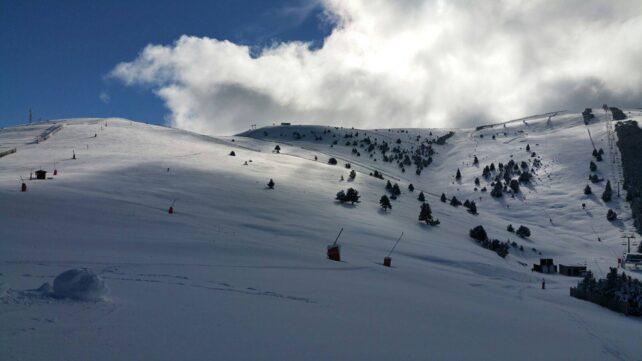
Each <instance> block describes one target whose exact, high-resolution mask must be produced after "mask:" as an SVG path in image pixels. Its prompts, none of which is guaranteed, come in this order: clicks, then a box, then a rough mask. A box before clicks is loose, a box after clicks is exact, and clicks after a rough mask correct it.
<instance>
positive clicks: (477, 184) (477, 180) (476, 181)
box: [475, 177, 479, 186]
mask: <svg viewBox="0 0 642 361" xmlns="http://www.w3.org/2000/svg"><path fill="white" fill-rule="evenodd" d="M475 185H476V186H479V177H475Z"/></svg>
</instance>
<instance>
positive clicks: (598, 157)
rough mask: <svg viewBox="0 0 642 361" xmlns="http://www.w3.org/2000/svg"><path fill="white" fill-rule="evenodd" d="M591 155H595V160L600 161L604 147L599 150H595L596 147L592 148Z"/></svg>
mask: <svg viewBox="0 0 642 361" xmlns="http://www.w3.org/2000/svg"><path fill="white" fill-rule="evenodd" d="M592 155H593V157H595V160H596V161H598V162H601V161H602V156H603V155H604V149H602V148H600V150H597V149H595V148H593V153H592Z"/></svg>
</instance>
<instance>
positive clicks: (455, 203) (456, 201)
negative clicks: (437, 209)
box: [450, 196, 461, 207]
mask: <svg viewBox="0 0 642 361" xmlns="http://www.w3.org/2000/svg"><path fill="white" fill-rule="evenodd" d="M450 205H451V206H453V207H459V206H460V205H461V202H460V201H459V199H457V197H455V196H453V197H452V198H451V199H450Z"/></svg>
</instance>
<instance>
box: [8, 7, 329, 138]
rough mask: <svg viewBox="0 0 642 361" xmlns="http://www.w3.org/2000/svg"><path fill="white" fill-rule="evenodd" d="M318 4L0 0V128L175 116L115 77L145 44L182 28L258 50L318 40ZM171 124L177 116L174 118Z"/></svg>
mask: <svg viewBox="0 0 642 361" xmlns="http://www.w3.org/2000/svg"><path fill="white" fill-rule="evenodd" d="M322 12H323V9H322V8H321V7H320V6H319V4H318V3H315V2H312V3H310V2H302V1H292V0H272V1H256V0H253V1H252V0H216V1H180V2H179V1H171V0H151V1H150V0H135V1H124V0H110V1H84V0H64V1H35V0H21V1H13V0H0V127H3V126H8V125H13V124H23V123H26V122H27V120H28V112H29V108H32V112H33V119H34V121H37V120H38V119H42V120H47V119H58V118H70V117H107V116H119V117H125V118H129V119H134V120H140V121H145V122H150V123H160V124H165V123H168V122H171V117H170V116H169V115H170V114H171V111H170V110H169V109H168V108H166V106H165V104H164V101H163V100H162V99H161V98H159V97H158V96H156V95H155V93H154V92H153V88H151V87H127V86H125V85H124V84H123V82H122V81H120V80H119V79H115V78H113V77H110V72H111V71H112V69H113V68H114V67H115V66H116V65H117V64H118V63H120V62H123V61H126V60H130V59H134V58H136V57H137V55H138V54H139V53H140V52H141V51H142V50H143V49H144V48H145V46H146V45H148V44H172V43H173V42H174V41H176V40H177V39H179V38H180V37H181V36H182V35H184V34H189V35H190V36H197V37H205V36H207V37H211V38H216V39H221V40H229V41H232V42H234V43H235V44H247V45H251V46H252V47H256V48H261V47H263V46H270V45H271V44H273V43H275V42H282V41H295V40H299V41H300V40H304V41H309V42H312V43H315V42H319V43H320V42H322V40H323V37H324V35H326V34H327V33H328V32H329V31H331V28H324V26H325V25H323V24H322V23H321V22H319V21H318V20H317V19H318V17H319V16H321V14H322ZM170 124H171V123H170Z"/></svg>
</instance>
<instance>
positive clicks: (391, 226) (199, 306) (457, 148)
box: [0, 109, 642, 360]
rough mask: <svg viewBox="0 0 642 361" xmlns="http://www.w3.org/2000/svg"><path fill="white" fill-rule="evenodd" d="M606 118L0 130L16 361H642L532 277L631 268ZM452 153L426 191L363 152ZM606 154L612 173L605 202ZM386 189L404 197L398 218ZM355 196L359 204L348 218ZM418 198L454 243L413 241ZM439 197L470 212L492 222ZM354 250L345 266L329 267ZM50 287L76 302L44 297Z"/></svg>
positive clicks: (584, 307) (421, 226)
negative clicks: (215, 130)
mask: <svg viewBox="0 0 642 361" xmlns="http://www.w3.org/2000/svg"><path fill="white" fill-rule="evenodd" d="M594 113H595V114H596V117H597V118H596V120H594V121H593V122H591V123H590V124H589V125H588V126H585V125H584V123H583V121H582V116H581V115H580V114H577V113H560V114H558V115H555V116H552V117H551V119H550V121H549V119H548V117H547V116H545V117H539V118H538V117H536V118H532V119H528V120H524V121H521V120H520V121H517V122H509V123H506V124H505V126H504V125H503V124H499V125H495V126H494V127H488V128H484V129H481V130H475V129H377V130H358V129H348V128H334V127H324V126H299V125H283V126H271V127H265V128H259V129H256V130H250V131H248V132H245V133H242V134H240V135H237V136H225V137H213V136H206V135H201V134H195V133H191V132H187V131H183V130H179V129H172V128H168V127H162V126H157V125H149V124H143V123H138V122H134V121H129V120H126V119H116V118H108V119H70V120H59V121H54V122H49V123H42V124H34V125H29V126H17V127H11V128H6V129H2V130H0V150H2V149H4V148H14V147H15V148H17V152H16V153H13V154H9V155H7V156H4V157H2V158H0V169H1V172H0V201H1V202H2V204H3V205H4V207H2V209H1V210H0V215H1V216H0V222H2V224H1V225H0V359H2V360H5V359H6V360H37V359H48V360H87V359H91V360H113V359H143V360H146V359H149V360H177V359H180V360H202V359H213V358H216V359H224V360H290V359H306V360H328V359H332V360H384V359H388V360H390V359H398V360H426V359H435V360H439V359H453V360H473V359H474V360H504V359H505V360H513V359H529V360H563V359H584V360H641V359H642V347H641V346H640V345H641V342H642V341H641V339H640V332H639V330H640V329H641V328H640V327H641V326H642V321H641V320H640V319H637V318H632V317H626V316H624V315H621V314H617V313H614V312H613V311H610V310H608V309H605V308H602V307H600V306H598V305H595V304H592V303H589V302H585V301H581V300H578V299H575V298H571V297H570V296H569V287H571V286H574V285H576V284H577V282H578V281H579V279H578V278H573V277H566V276H562V275H542V274H539V273H534V272H532V271H531V268H532V264H533V263H537V262H539V259H540V258H553V259H554V261H555V263H556V264H567V265H569V264H570V265H586V266H587V267H588V268H589V269H590V270H592V271H593V272H594V273H595V274H596V275H597V276H599V277H603V276H604V275H605V274H606V272H608V270H609V267H616V266H617V259H618V258H619V257H621V256H622V254H623V252H625V250H626V247H625V246H623V243H622V242H623V239H622V238H621V236H622V235H623V234H625V233H628V232H631V231H632V230H633V228H632V221H631V214H630V209H629V207H628V205H627V203H626V202H625V194H624V193H622V195H621V196H620V197H619V198H618V197H614V199H613V200H612V201H611V202H609V203H608V204H606V203H605V202H603V201H602V200H601V199H600V195H601V193H602V190H603V189H604V184H605V182H606V180H611V183H612V184H613V186H614V187H615V186H616V184H617V181H618V180H620V177H621V175H620V173H619V172H620V170H619V164H617V162H616V163H613V162H611V161H610V160H611V159H612V158H611V154H610V152H616V151H617V150H616V149H614V148H612V147H610V146H609V144H610V143H609V141H608V138H607V128H606V126H605V116H606V115H605V114H604V113H603V112H602V111H601V110H599V111H598V110H597V109H596V110H594ZM630 116H631V117H633V118H635V119H638V121H640V120H642V113H640V112H636V111H631V115H630ZM449 131H454V132H455V133H454V136H452V137H451V138H449V139H447V140H446V142H445V144H443V145H437V144H432V148H433V149H434V151H435V154H434V155H433V156H432V163H431V164H430V165H428V166H426V167H425V168H424V169H423V171H422V172H421V175H416V174H415V167H414V166H409V167H405V168H404V170H405V171H402V169H401V168H400V167H399V166H398V165H397V164H396V162H393V163H385V162H383V161H382V158H381V153H380V152H378V151H375V152H373V153H374V155H373V156H372V157H370V154H369V153H370V152H368V151H366V150H365V149H364V148H360V147H359V145H357V146H356V148H357V149H358V151H359V152H360V156H357V155H356V154H355V153H354V152H353V148H355V146H353V145H352V144H353V143H352V142H353V141H359V140H360V139H363V138H364V137H366V136H368V137H370V138H371V139H372V140H374V139H375V138H376V139H377V140H378V142H379V143H381V141H382V140H386V141H387V142H389V143H390V146H391V147H395V146H399V147H400V148H401V149H416V147H417V146H418V144H419V143H418V142H417V136H419V138H420V139H421V140H424V139H435V138H437V137H439V136H443V135H445V134H447V133H448V132H449ZM295 132H296V133H297V134H298V135H297V134H295ZM356 132H359V133H360V134H359V136H354V133H356ZM589 132H590V134H591V137H592V139H593V142H595V144H596V147H597V148H603V149H604V151H605V152H606V155H605V157H604V161H602V162H597V166H598V170H597V173H598V174H599V175H600V177H601V178H604V179H605V180H604V181H603V182H600V183H596V184H593V183H591V182H590V181H588V176H589V174H590V172H589V162H590V161H591V160H594V158H593V157H592V155H591V151H592V149H593V147H592V144H591V140H590V139H589ZM431 133H432V134H431ZM347 134H350V135H352V136H353V138H349V137H348V138H346V135H347ZM303 135H305V136H303ZM333 135H335V137H333ZM481 135H483V137H481ZM319 136H320V137H321V138H322V139H319ZM493 136H494V137H493ZM493 138H494V139H493ZM36 140H38V141H36ZM335 140H337V142H336V144H333V143H334V141H335ZM397 140H399V142H397ZM346 142H350V145H346ZM277 145H278V146H279V148H280V151H279V152H278V153H277V152H276V151H274V149H275V147H276V146H277ZM527 145H528V146H529V147H530V151H526V146H527ZM232 151H233V152H234V156H231V155H230V153H231V152H232ZM532 152H535V153H536V155H535V156H534V157H533V156H532ZM74 155H75V159H73V158H74ZM475 156H477V158H478V159H479V164H473V159H474V157H475ZM330 158H335V159H336V160H337V162H338V164H337V165H330V164H328V160H329V159H330ZM375 159H376V160H375ZM511 159H512V160H514V161H515V162H516V163H518V164H520V162H522V161H525V162H527V163H528V164H529V165H532V164H533V162H534V161H535V159H538V160H539V161H540V162H541V165H540V166H539V167H538V168H537V169H536V170H535V177H534V179H533V180H532V182H531V183H529V184H527V185H522V186H521V191H520V192H519V193H517V194H515V196H514V197H511V195H510V194H504V196H503V197H501V198H493V197H491V195H490V190H491V189H492V187H491V186H490V183H491V181H490V180H486V179H484V178H483V177H482V171H483V168H484V166H485V165H488V164H490V163H491V162H493V163H494V164H495V165H496V166H497V165H498V163H499V162H502V163H504V164H506V163H507V162H508V161H509V160H511ZM346 163H349V164H350V168H349V169H348V168H346V166H345V165H346ZM39 169H43V170H46V171H47V175H46V178H47V179H45V180H36V179H35V173H34V172H35V171H36V170H39ZM457 169H459V170H460V172H461V175H462V178H461V179H460V180H457V179H455V174H456V172H457ZM54 170H55V171H56V173H57V174H56V175H54ZM351 170H355V172H356V177H355V178H354V179H350V177H349V173H350V171H351ZM375 170H376V171H378V172H381V173H382V175H383V178H384V179H379V178H375V177H373V176H370V175H369V174H370V173H372V172H374V171H375ZM30 175H31V178H34V179H32V180H30ZM476 177H479V178H480V185H479V186H476V185H475V184H474V179H475V178H476ZM342 178H343V180H342ZM270 179H273V180H274V182H275V185H274V189H269V188H268V186H267V183H268V181H269V180H270ZM387 181H390V182H392V183H393V184H394V183H397V184H398V185H399V187H400V189H401V195H400V196H399V197H398V198H397V199H396V200H393V201H392V209H391V210H388V211H383V210H381V208H380V207H379V199H380V197H381V196H382V195H384V194H388V195H390V194H389V193H388V192H387V191H386V189H385V185H386V182H387ZM22 183H25V185H26V187H27V191H26V192H21V185H22ZM411 183H412V184H413V186H414V191H412V192H411V191H410V190H409V188H408V187H409V185H410V184H411ZM587 184H590V186H591V188H592V189H593V194H592V195H585V194H584V193H583V189H584V187H585V186H586V185H587ZM350 187H352V188H355V189H357V190H358V192H359V194H360V196H361V198H360V202H359V203H355V204H354V205H352V204H350V203H346V204H340V203H338V202H336V201H335V195H336V194H337V192H339V191H340V190H346V189H348V188H350ZM482 187H487V188H488V191H487V192H482V191H481V188H482ZM422 191H423V192H424V193H425V195H426V202H427V203H429V204H430V206H431V208H432V213H433V217H434V218H436V219H439V221H440V224H439V225H437V226H429V225H427V224H425V223H421V222H419V221H418V220H417V217H418V215H419V210H420V204H421V202H419V201H418V200H417V196H418V194H419V193H420V192H422ZM442 193H444V194H445V195H446V196H447V197H448V199H451V197H453V196H456V197H457V198H458V199H459V200H461V201H462V202H463V201H464V200H474V201H475V202H476V205H477V210H478V215H474V214H471V213H469V212H467V211H466V209H465V208H464V207H463V206H459V207H453V206H451V205H450V204H449V203H448V202H446V203H442V202H441V201H440V199H439V196H440V195H441V194H442ZM582 203H584V205H585V207H584V208H583V207H582ZM170 207H172V211H173V213H171V214H170V213H169V212H168V211H169V208H170ZM608 209H613V210H614V211H615V212H616V213H617V214H618V220H617V221H615V222H609V221H608V220H607V219H606V214H607V211H608ZM508 224H512V225H513V226H514V227H515V228H517V227H519V226H520V225H525V226H527V227H528V228H529V229H530V230H531V233H532V234H531V236H530V237H527V238H520V237H517V236H516V235H515V234H514V233H510V232H508V231H507V230H506V228H507V226H508ZM477 225H483V227H484V228H485V230H486V231H487V232H488V235H489V236H490V237H491V238H496V239H499V240H500V241H506V240H510V242H513V241H514V242H516V244H517V247H513V246H511V247H510V254H509V255H508V256H507V257H506V258H501V257H499V256H498V255H497V254H496V253H495V252H492V251H490V250H488V249H485V248H482V247H480V246H479V245H478V244H477V243H476V242H475V241H474V240H473V239H471V238H470V237H469V230H470V229H471V228H473V227H475V226H477ZM341 228H343V229H344V230H343V232H342V234H341V237H340V238H339V240H338V244H339V245H340V246H341V259H342V261H341V262H333V261H329V260H328V259H326V250H327V246H328V245H329V244H331V243H333V241H334V240H335V238H336V236H337V234H338V233H339V230H340V229H341ZM401 232H404V236H403V238H402V239H401V241H400V242H399V244H398V246H397V247H396V248H395V251H394V253H392V255H391V258H392V267H390V268H388V267H383V265H382V262H383V258H384V257H385V256H386V255H387V254H388V252H389V251H390V249H391V248H392V246H393V245H394V243H395V242H396V241H397V239H398V238H399V236H400V234H401ZM519 246H522V248H523V250H520V248H519ZM65 271H66V272H65ZM63 272H64V273H63ZM70 272H71V273H70ZM61 273H62V274H61ZM627 274H631V275H632V276H634V277H638V278H640V274H639V273H636V272H633V271H628V270H627ZM58 275H60V276H58ZM56 277H58V278H56ZM61 277H62V278H61ZM53 279H56V281H63V282H56V281H54V282H53V286H52V287H51V286H50V287H51V289H46V290H41V291H40V292H37V289H36V288H37V287H39V285H41V284H43V282H50V281H51V280H53ZM64 280H66V281H70V282H64ZM542 280H545V282H546V289H542V287H541V283H542ZM105 284H108V285H109V296H108V297H106V294H105V292H106V286H105ZM78 287H79V288H78ZM51 294H54V295H58V296H61V297H48V296H46V295H51ZM88 301H91V302H88Z"/></svg>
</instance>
